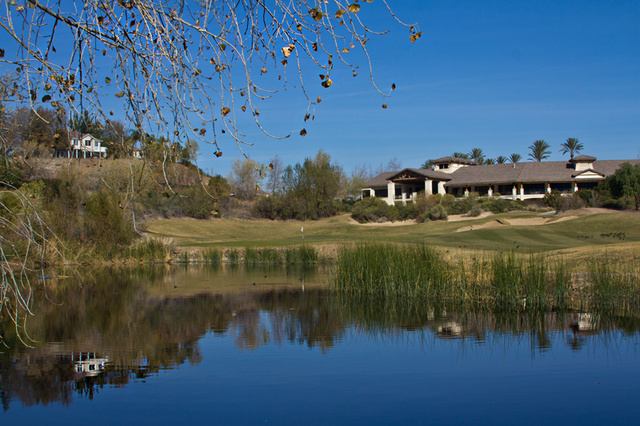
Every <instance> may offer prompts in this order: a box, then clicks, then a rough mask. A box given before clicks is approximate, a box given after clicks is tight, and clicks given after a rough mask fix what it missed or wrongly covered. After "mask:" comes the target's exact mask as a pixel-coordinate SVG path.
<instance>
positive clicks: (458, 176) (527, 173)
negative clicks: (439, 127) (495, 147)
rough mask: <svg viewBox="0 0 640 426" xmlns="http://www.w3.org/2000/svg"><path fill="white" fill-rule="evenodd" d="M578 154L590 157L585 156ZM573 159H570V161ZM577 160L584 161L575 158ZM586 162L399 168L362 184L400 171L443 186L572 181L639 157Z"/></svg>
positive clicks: (383, 182) (380, 182) (375, 183)
mask: <svg viewBox="0 0 640 426" xmlns="http://www.w3.org/2000/svg"><path fill="white" fill-rule="evenodd" d="M580 157H583V158H584V157H587V158H589V159H590V158H594V157H588V156H580ZM443 158H446V157H443ZM451 158H453V157H451ZM576 158H578V157H576ZM576 158H574V160H575V159H576ZM578 162H586V161H584V160H583V161H581V160H578ZM589 162H593V165H592V167H591V168H589V169H587V170H581V171H576V170H575V168H574V167H573V164H572V163H570V162H567V161H541V162H538V161H536V162H531V161H529V162H522V163H515V164H511V163H509V164H488V165H481V166H475V167H461V168H459V169H458V170H456V171H454V172H452V173H443V172H439V171H435V170H431V169H411V168H407V169H403V170H400V171H393V172H385V173H381V174H379V175H378V176H376V177H374V178H373V179H371V180H369V181H367V182H366V183H365V187H366V188H380V187H385V186H387V183H388V181H389V180H390V179H393V178H394V177H396V176H400V175H401V174H402V173H403V172H407V171H409V172H411V173H414V174H416V175H420V176H424V177H425V178H428V179H433V180H439V181H448V182H447V183H446V184H445V185H446V186H449V187H459V186H472V185H473V186H481V185H507V184H512V183H516V182H518V183H545V182H571V181H574V180H576V178H577V177H578V176H580V175H584V174H587V173H592V174H597V175H600V176H601V177H606V176H609V175H612V174H613V173H615V171H616V170H617V169H618V168H620V165H621V164H622V163H630V164H632V165H634V164H640V160H591V161H589ZM574 163H575V161H574ZM474 164H475V163H474Z"/></svg>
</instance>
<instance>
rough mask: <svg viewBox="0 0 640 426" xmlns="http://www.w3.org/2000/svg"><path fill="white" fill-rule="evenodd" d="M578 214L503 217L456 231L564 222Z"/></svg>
mask: <svg viewBox="0 0 640 426" xmlns="http://www.w3.org/2000/svg"><path fill="white" fill-rule="evenodd" d="M577 217H578V216H563V217H540V216H538V217H525V218H521V219H508V220H507V219H501V220H492V221H491V222H486V223H483V224H480V225H469V226H464V227H462V228H459V229H458V230H457V231H456V232H464V231H473V230H474V229H485V228H499V227H501V226H539V225H547V224H549V223H558V222H564V221H566V220H571V219H575V218H577Z"/></svg>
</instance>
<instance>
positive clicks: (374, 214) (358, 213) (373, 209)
mask: <svg viewBox="0 0 640 426" xmlns="http://www.w3.org/2000/svg"><path fill="white" fill-rule="evenodd" d="M351 217H352V218H354V219H355V220H357V221H358V222H360V223H366V222H385V221H391V222H393V221H396V220H398V218H399V217H400V213H399V210H398V208H396V207H395V206H390V205H389V204H387V203H386V202H385V201H384V200H382V199H380V198H376V197H370V198H365V199H363V200H360V201H358V202H357V203H355V204H354V206H353V210H352V212H351Z"/></svg>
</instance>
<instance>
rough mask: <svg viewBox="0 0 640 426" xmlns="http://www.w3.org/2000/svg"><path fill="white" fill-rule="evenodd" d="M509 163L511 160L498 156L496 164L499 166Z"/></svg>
mask: <svg viewBox="0 0 640 426" xmlns="http://www.w3.org/2000/svg"><path fill="white" fill-rule="evenodd" d="M507 161H509V159H508V158H507V157H505V156H504V155H498V156H497V157H496V163H498V164H504V163H506V162H507Z"/></svg>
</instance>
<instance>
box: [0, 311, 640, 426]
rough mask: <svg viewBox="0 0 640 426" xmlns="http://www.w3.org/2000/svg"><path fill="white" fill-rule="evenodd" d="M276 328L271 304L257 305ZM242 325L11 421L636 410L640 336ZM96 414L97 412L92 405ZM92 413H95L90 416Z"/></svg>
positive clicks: (556, 417)
mask: <svg viewBox="0 0 640 426" xmlns="http://www.w3.org/2000/svg"><path fill="white" fill-rule="evenodd" d="M256 315H257V316H258V317H257V318H258V323H259V327H260V328H263V329H266V330H267V331H269V332H271V331H272V330H271V328H270V327H271V326H270V325H271V324H273V323H274V321H273V318H271V316H272V315H274V314H273V313H266V312H264V311H262V312H256ZM236 331H237V330H234V328H233V327H231V329H230V330H229V331H228V332H225V333H224V334H221V335H220V334H217V335H214V334H213V333H211V332H209V333H207V334H206V335H205V336H203V338H202V339H201V340H200V341H199V346H200V353H201V358H202V360H201V362H199V363H197V364H190V363H185V364H182V365H180V366H177V367H175V368H174V369H171V370H165V371H160V372H159V373H158V374H157V375H152V376H150V377H146V378H145V379H142V380H134V381H133V382H131V383H128V384H127V385H126V386H124V387H121V388H113V387H109V386H106V387H105V388H103V389H100V391H99V393H98V394H97V395H96V396H95V398H94V399H93V400H92V401H89V400H87V399H86V398H85V399H81V398H77V397H76V398H75V400H74V401H73V402H72V404H71V405H70V406H69V407H68V408H64V407H61V406H59V405H57V404H51V405H49V406H47V407H41V406H34V407H28V408H24V407H20V406H19V404H13V405H11V407H10V409H9V410H8V411H6V412H5V413H3V414H1V415H0V418H1V419H2V420H3V422H5V421H6V422H8V423H7V424H18V423H17V422H18V421H19V420H24V419H27V418H28V419H29V422H30V423H31V422H37V421H40V420H41V419H42V420H44V419H46V421H47V422H48V423H51V422H52V423H54V424H55V423H62V422H64V421H67V420H68V419H69V418H91V423H92V424H113V423H120V422H124V423H125V424H133V423H139V422H144V423H160V424H167V423H176V422H179V423H182V422H198V423H200V422H206V423H222V424H255V423H263V422H265V421H266V422H268V423H271V424H274V423H275V424H283V423H285V424H309V423H311V424H334V423H364V424H370V423H423V422H425V421H426V420H425V419H428V420H429V421H428V422H429V423H451V422H454V423H455V422H462V423H473V424H513V423H518V424H549V423H551V424H558V423H561V422H562V423H567V422H569V423H583V424H602V423H605V422H606V423H608V424H620V423H625V422H627V421H628V420H629V419H632V418H635V417H637V416H638V414H640V407H638V405H637V400H638V397H639V396H640V388H639V387H638V383H640V369H638V368H637V367H638V361H639V360H640V346H639V345H640V336H639V335H638V334H637V333H636V334H632V335H625V334H623V333H621V332H619V331H607V332H601V333H600V334H587V335H583V336H582V337H581V338H582V340H583V345H582V347H581V349H580V350H578V351H576V350H573V349H572V348H571V345H570V344H569V342H568V340H571V338H572V336H573V332H571V331H558V330H552V331H549V332H547V338H548V342H549V345H548V346H549V347H548V348H547V349H544V350H541V349H540V348H537V347H536V343H535V341H534V339H533V338H532V337H531V335H530V334H529V333H520V334H513V333H499V332H492V331H489V332H486V333H484V334H483V339H482V340H480V341H479V340H478V339H476V338H475V337H464V338H458V339H443V338H439V337H437V333H436V331H435V330H431V329H429V328H425V329H422V330H416V331H402V330H400V329H397V330H395V331H393V332H391V333H381V332H367V331H365V330H363V329H359V328H354V327H348V328H347V329H346V333H344V335H343V336H342V337H341V338H340V339H338V340H337V341H335V345H334V346H333V347H332V348H331V349H330V350H328V351H322V350H320V349H319V348H318V347H313V348H312V347H309V346H308V345H307V344H304V343H302V344H300V343H298V342H288V341H286V340H285V341H281V342H274V341H270V342H266V343H264V344H262V345H259V347H258V349H257V350H239V348H238V344H237V343H238V342H237V334H236ZM97 414H99V415H97ZM84 416H88V417H84Z"/></svg>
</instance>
